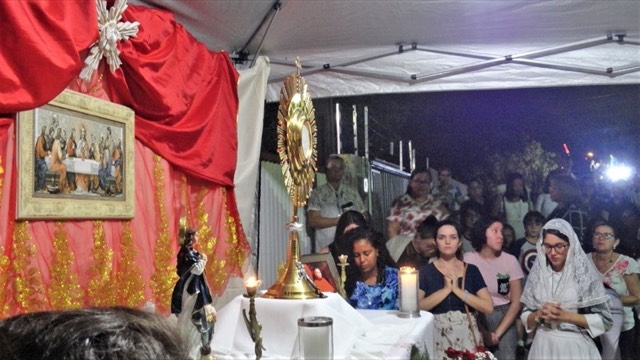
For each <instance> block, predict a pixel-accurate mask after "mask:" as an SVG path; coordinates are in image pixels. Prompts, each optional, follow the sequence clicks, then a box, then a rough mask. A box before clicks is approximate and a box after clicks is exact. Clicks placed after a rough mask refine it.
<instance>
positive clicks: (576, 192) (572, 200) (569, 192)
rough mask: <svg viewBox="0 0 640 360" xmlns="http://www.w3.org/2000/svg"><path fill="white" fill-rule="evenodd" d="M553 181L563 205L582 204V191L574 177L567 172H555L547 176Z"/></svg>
mask: <svg viewBox="0 0 640 360" xmlns="http://www.w3.org/2000/svg"><path fill="white" fill-rule="evenodd" d="M549 180H550V181H553V182H554V183H555V185H556V189H557V190H558V196H559V197H560V199H559V200H560V201H559V202H561V203H562V205H563V206H568V205H578V206H581V205H582V192H581V191H580V186H578V182H577V181H576V179H575V178H574V177H573V176H571V175H567V174H555V175H553V176H551V177H550V178H549Z"/></svg>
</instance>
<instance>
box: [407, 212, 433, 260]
mask: <svg viewBox="0 0 640 360" xmlns="http://www.w3.org/2000/svg"><path fill="white" fill-rule="evenodd" d="M437 228H438V219H437V218H436V217H435V216H433V215H431V216H429V217H427V218H426V219H424V220H423V221H422V222H421V223H420V225H418V229H417V230H416V236H415V237H414V238H413V240H411V242H410V243H408V244H407V247H406V248H405V249H404V251H403V252H402V254H401V255H400V258H398V261H397V264H398V267H402V266H410V267H412V268H415V269H420V267H421V266H422V265H424V264H428V263H429V262H430V261H431V259H435V254H436V230H437Z"/></svg>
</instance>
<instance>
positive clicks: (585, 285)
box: [521, 219, 607, 309]
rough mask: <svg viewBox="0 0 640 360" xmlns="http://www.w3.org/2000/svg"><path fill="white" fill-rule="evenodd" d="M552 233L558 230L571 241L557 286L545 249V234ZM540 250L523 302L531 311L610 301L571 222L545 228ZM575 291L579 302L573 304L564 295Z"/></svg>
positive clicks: (558, 221)
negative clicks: (546, 306) (552, 304)
mask: <svg viewBox="0 0 640 360" xmlns="http://www.w3.org/2000/svg"><path fill="white" fill-rule="evenodd" d="M549 229H555V230H557V231H559V232H561V233H562V234H564V235H566V236H567V237H568V238H569V248H568V249H567V252H568V253H567V259H566V262H565V264H564V268H563V269H562V275H561V277H560V280H559V283H558V284H556V285H555V286H554V285H553V284H552V281H553V280H552V279H553V273H554V271H553V269H552V268H551V264H549V261H548V260H547V254H546V253H545V252H544V248H543V247H542V242H543V240H544V238H543V236H544V235H543V234H544V233H545V230H549ZM536 249H537V252H538V256H537V258H536V262H535V264H534V265H533V268H532V269H531V273H530V274H529V277H528V278H527V284H526V286H525V288H524V292H523V294H522V298H521V301H522V302H523V303H524V304H525V305H526V306H527V307H529V308H530V309H540V308H542V305H544V304H545V303H546V302H549V301H555V302H560V303H561V304H562V306H563V308H574V309H575V308H583V307H588V306H594V305H597V304H600V303H603V302H606V301H607V295H606V293H605V291H604V286H603V285H602V280H601V278H600V275H599V273H598V271H597V270H596V269H595V267H594V266H593V263H592V262H591V261H589V258H587V255H586V254H585V253H584V251H583V250H582V246H580V242H579V241H578V236H577V235H576V233H575V231H573V228H572V227H571V225H570V224H569V223H568V222H567V221H565V220H563V219H552V220H549V221H548V222H547V223H546V224H545V225H544V227H543V228H542V232H541V234H540V238H539V239H538V243H537V244H536ZM554 290H555V291H554ZM571 290H575V291H577V293H578V298H577V299H575V300H574V301H572V303H567V300H566V297H565V296H563V295H566V294H564V292H566V291H571Z"/></svg>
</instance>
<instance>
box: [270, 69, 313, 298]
mask: <svg viewBox="0 0 640 360" xmlns="http://www.w3.org/2000/svg"><path fill="white" fill-rule="evenodd" d="M296 67H297V70H296V73H295V74H292V75H289V76H288V77H287V78H286V79H285V80H284V84H283V85H282V88H281V89H280V106H279V107H278V155H279V156H280V165H281V166H282V174H283V175H284V184H285V186H286V187H287V191H288V192H289V197H290V198H291V204H292V210H293V211H292V215H291V223H290V224H289V253H288V257H287V264H286V267H285V270H284V271H283V272H282V273H281V274H280V276H279V278H278V281H276V283H275V284H273V285H271V287H270V288H269V290H267V292H266V293H265V295H264V297H268V298H276V299H310V298H320V297H324V295H323V294H322V293H321V292H320V291H319V290H318V288H317V287H316V286H315V284H314V283H313V280H311V279H310V278H309V276H308V275H307V272H306V271H305V269H304V266H303V265H302V263H300V239H299V237H298V232H299V231H301V230H303V229H304V226H302V224H300V223H298V216H297V214H298V208H299V207H303V206H304V205H305V204H306V203H307V199H308V198H309V195H310V194H311V190H312V188H313V181H314V179H315V172H316V160H317V158H318V150H317V132H318V131H317V128H316V117H315V110H314V108H313V103H312V102H311V95H309V92H308V91H307V83H306V81H305V80H304V79H303V78H302V76H300V67H301V66H300V59H296Z"/></svg>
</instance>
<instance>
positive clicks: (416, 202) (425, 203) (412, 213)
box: [387, 168, 449, 261]
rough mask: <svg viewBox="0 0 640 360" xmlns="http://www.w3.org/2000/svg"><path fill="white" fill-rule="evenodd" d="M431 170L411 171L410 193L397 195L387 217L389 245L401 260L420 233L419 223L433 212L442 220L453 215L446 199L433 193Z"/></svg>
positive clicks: (394, 257) (392, 252)
mask: <svg viewBox="0 0 640 360" xmlns="http://www.w3.org/2000/svg"><path fill="white" fill-rule="evenodd" d="M431 180H432V179H431V173H430V172H429V170H427V169H426V168H417V169H415V170H414V171H413V172H412V173H411V177H410V178H409V185H408V186H407V192H406V193H405V194H402V195H401V196H399V197H398V198H396V199H395V200H394V201H393V203H392V204H391V209H389V216H387V235H388V240H389V241H388V242H387V248H388V249H389V252H390V253H391V256H392V258H393V259H394V260H395V261H397V260H398V258H399V257H400V255H401V254H402V252H403V251H404V249H405V248H406V246H407V244H409V242H410V241H411V240H412V239H413V237H414V236H415V234H416V229H417V228H418V225H420V223H422V221H423V220H424V219H426V218H427V217H428V216H429V215H433V216H435V217H436V218H437V219H438V221H442V220H444V219H445V218H446V217H447V216H449V212H448V211H447V209H446V208H445V207H444V205H443V204H442V202H441V201H440V200H438V199H436V198H435V197H434V196H432V195H430V194H429V191H430V190H431Z"/></svg>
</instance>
